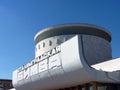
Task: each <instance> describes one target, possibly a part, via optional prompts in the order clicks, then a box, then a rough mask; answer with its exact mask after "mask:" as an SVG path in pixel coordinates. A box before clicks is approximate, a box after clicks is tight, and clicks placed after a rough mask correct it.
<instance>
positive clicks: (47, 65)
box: [17, 46, 61, 81]
mask: <svg viewBox="0 0 120 90" xmlns="http://www.w3.org/2000/svg"><path fill="white" fill-rule="evenodd" d="M60 52H61V49H60V46H57V47H55V48H53V49H51V50H50V51H48V52H45V53H43V54H42V55H40V56H39V57H37V58H36V59H34V60H32V61H31V62H29V63H27V64H25V65H23V66H22V67H20V68H19V69H18V73H17V76H18V77H17V78H18V81H19V80H23V79H28V78H29V77H31V76H33V75H35V74H39V73H41V72H43V71H46V70H48V69H53V68H54V67H57V66H60V65H61V61H60V54H59V53H60Z"/></svg>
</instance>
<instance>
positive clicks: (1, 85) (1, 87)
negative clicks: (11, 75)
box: [0, 79, 13, 90]
mask: <svg viewBox="0 0 120 90" xmlns="http://www.w3.org/2000/svg"><path fill="white" fill-rule="evenodd" d="M11 88H13V86H12V80H8V79H0V90H8V89H11Z"/></svg>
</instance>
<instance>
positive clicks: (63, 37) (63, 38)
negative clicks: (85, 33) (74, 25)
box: [36, 35, 73, 51]
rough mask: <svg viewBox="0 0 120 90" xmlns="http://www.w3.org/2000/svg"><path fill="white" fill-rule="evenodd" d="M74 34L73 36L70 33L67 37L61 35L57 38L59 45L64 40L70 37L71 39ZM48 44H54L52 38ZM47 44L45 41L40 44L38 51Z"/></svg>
mask: <svg viewBox="0 0 120 90" xmlns="http://www.w3.org/2000/svg"><path fill="white" fill-rule="evenodd" d="M72 36H73V35H69V36H66V37H65V36H59V38H57V41H56V44H57V45H60V44H61V43H63V42H65V41H67V40H68V39H70V38H71V37H72ZM53 41H54V40H53ZM48 44H49V46H52V45H53V42H52V41H51V40H49V42H48ZM45 46H46V43H45V42H43V43H42V44H41V45H40V44H39V45H38V47H37V48H36V51H37V49H38V50H40V49H41V47H42V48H45Z"/></svg>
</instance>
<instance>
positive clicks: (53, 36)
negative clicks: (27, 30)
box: [13, 24, 120, 90]
mask: <svg viewBox="0 0 120 90" xmlns="http://www.w3.org/2000/svg"><path fill="white" fill-rule="evenodd" d="M34 40H35V43H36V46H35V59H34V60H32V61H30V62H29V63H27V64H25V65H23V66H21V67H20V68H18V69H17V70H15V71H14V72H13V85H14V87H15V89H16V90H119V89H120V86H119V84H120V72H119V70H120V69H119V68H118V67H119V66H116V68H114V69H112V70H111V69H110V68H109V69H106V67H103V65H102V64H104V65H105V66H107V64H106V62H108V61H109V63H111V62H113V59H112V50H111V44H110V42H111V35H110V33H109V32H108V31H106V30H105V29H104V28H101V27H98V26H95V25H89V24H64V25H57V26H53V27H49V28H45V29H43V30H41V31H40V32H38V33H37V34H36V36H35V38H34ZM116 61H118V62H120V60H119V58H118V59H117V60H114V63H116ZM101 63H102V64H101Z"/></svg>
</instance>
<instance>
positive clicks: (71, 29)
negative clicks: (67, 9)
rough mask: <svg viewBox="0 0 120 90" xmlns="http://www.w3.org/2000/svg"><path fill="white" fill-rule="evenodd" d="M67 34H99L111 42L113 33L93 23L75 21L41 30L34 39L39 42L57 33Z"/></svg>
mask: <svg viewBox="0 0 120 90" xmlns="http://www.w3.org/2000/svg"><path fill="white" fill-rule="evenodd" d="M67 34H87V35H94V36H99V37H102V38H104V39H106V40H107V41H109V42H111V39H112V37H111V34H110V32H108V31H107V30H106V29H104V28H102V27H99V26H96V25H92V24H83V23H74V24H60V25H55V26H51V27H48V28H45V29H42V30H41V31H39V32H38V33H37V34H36V35H35V37H34V41H35V42H36V43H38V42H39V41H41V40H43V39H46V38H49V37H52V36H57V35H67Z"/></svg>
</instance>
